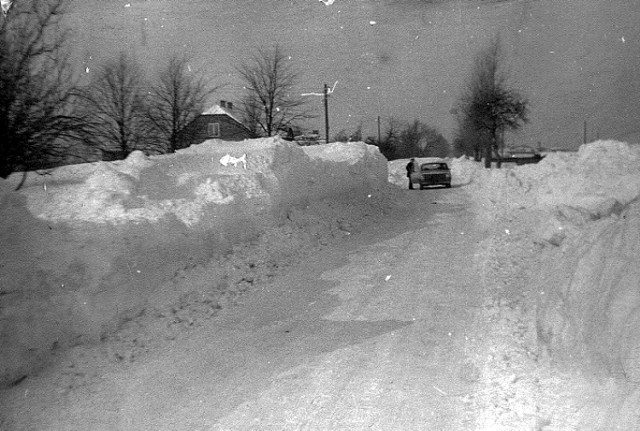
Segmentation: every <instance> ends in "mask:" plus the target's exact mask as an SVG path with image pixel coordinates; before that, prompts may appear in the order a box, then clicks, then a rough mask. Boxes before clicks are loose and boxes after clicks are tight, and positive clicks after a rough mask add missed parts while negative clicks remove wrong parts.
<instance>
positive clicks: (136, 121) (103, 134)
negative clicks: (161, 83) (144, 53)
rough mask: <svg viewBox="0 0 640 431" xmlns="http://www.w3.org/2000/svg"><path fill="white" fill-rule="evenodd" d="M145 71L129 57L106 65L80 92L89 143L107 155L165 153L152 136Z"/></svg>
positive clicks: (125, 55) (113, 60)
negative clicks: (147, 119)
mask: <svg viewBox="0 0 640 431" xmlns="http://www.w3.org/2000/svg"><path fill="white" fill-rule="evenodd" d="M145 90H146V82H145V77H144V72H143V71H142V68H141V67H140V66H139V65H138V64H137V63H136V62H135V61H134V60H133V59H131V58H130V57H129V56H128V55H127V54H125V53H120V55H119V56H118V57H117V58H115V59H112V60H110V61H108V62H106V63H105V64H103V65H102V66H101V67H100V68H99V70H98V71H97V72H96V74H95V75H94V78H93V79H92V81H91V83H90V84H89V86H88V87H87V88H85V89H83V91H81V92H80V98H81V99H82V101H83V107H84V108H85V110H86V112H87V115H86V116H85V121H86V123H87V125H88V127H89V130H90V136H87V139H88V140H89V141H90V142H91V143H92V144H93V145H94V146H95V147H96V148H99V149H101V150H102V151H106V152H119V153H120V156H121V157H126V156H127V155H128V154H129V153H131V152H133V151H135V150H141V151H147V152H161V150H159V149H158V147H159V145H158V144H156V143H154V142H153V141H152V139H151V136H150V133H149V132H150V131H149V128H148V125H147V123H146V121H145V119H146V117H145V115H146V106H145V102H146V100H145V98H146V93H145Z"/></svg>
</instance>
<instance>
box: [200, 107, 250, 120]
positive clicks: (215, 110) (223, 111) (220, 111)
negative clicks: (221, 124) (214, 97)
mask: <svg viewBox="0 0 640 431" xmlns="http://www.w3.org/2000/svg"><path fill="white" fill-rule="evenodd" d="M202 115H228V116H229V117H231V118H233V119H234V120H235V121H237V122H238V123H240V124H242V121H240V120H239V119H238V118H236V116H235V115H234V114H233V113H232V112H231V111H230V110H229V109H227V108H223V107H222V106H220V105H218V104H215V105H213V106H212V107H211V108H209V109H207V110H206V111H204V112H203V113H202Z"/></svg>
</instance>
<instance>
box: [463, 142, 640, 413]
mask: <svg viewBox="0 0 640 431" xmlns="http://www.w3.org/2000/svg"><path fill="white" fill-rule="evenodd" d="M455 163H459V164H464V165H468V164H470V163H475V162H470V161H468V160H462V159H461V160H458V161H457V162H456V161H454V164H455ZM467 172H471V174H470V177H469V181H470V184H469V186H468V190H469V191H470V192H471V193H472V194H473V196H474V197H475V198H476V199H477V201H478V203H479V206H480V207H481V208H482V210H481V212H483V211H484V213H485V214H486V215H487V218H488V220H493V221H494V222H495V220H496V219H497V218H496V217H495V215H496V214H505V213H508V214H510V216H511V217H517V216H518V212H520V211H522V210H525V211H528V212H530V213H531V212H533V213H537V214H538V216H539V217H538V220H539V225H538V226H537V227H536V229H535V230H534V231H532V232H530V235H531V237H532V238H531V239H533V241H534V242H536V243H537V244H539V245H541V246H542V250H541V254H545V255H546V256H547V258H545V259H546V260H544V262H545V265H544V267H543V268H541V272H540V277H539V283H538V286H537V287H538V291H539V292H538V297H539V302H538V307H537V316H538V319H537V332H538V343H539V345H540V346H541V347H542V349H543V350H544V351H547V352H549V353H550V354H551V356H552V358H554V359H555V360H558V361H567V362H574V363H585V361H586V363H588V364H591V365H593V366H595V367H596V368H597V369H599V370H606V371H607V372H608V373H610V375H613V376H616V377H619V378H622V379H624V380H626V381H628V382H631V383H636V384H637V383H640V252H639V251H640V145H635V144H627V143H623V142H617V141H597V142H593V143H590V144H586V145H583V146H582V147H580V149H579V151H578V152H577V153H558V154H550V155H548V156H547V157H546V158H545V159H544V160H542V161H541V162H540V163H538V164H537V165H525V166H520V167H513V168H507V169H500V170H498V169H491V170H486V169H483V168H482V167H480V166H479V164H478V167H477V169H475V170H469V169H467ZM634 411H635V413H633V414H637V406H636V407H635V408H634ZM639 420H640V419H639Z"/></svg>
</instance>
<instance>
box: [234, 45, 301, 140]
mask: <svg viewBox="0 0 640 431" xmlns="http://www.w3.org/2000/svg"><path fill="white" fill-rule="evenodd" d="M236 70H237V72H238V74H239V75H240V77H241V78H242V80H243V81H244V84H245V89H246V96H245V98H244V100H243V103H242V109H243V114H244V119H245V121H246V122H247V127H248V128H249V129H251V126H252V125H254V126H255V125H257V126H259V129H260V130H261V131H262V133H263V134H265V135H267V136H272V135H274V134H276V133H278V131H279V130H286V129H288V128H289V127H290V126H292V125H293V124H294V123H295V122H296V121H298V120H301V119H305V118H310V117H311V115H309V113H308V112H307V111H305V110H304V105H305V103H306V101H305V99H304V98H303V97H302V96H300V95H299V93H296V86H297V85H298V81H299V78H300V74H299V72H298V71H297V70H296V69H295V68H294V66H293V64H292V63H291V61H290V60H289V57H288V56H287V55H285V53H284V52H283V50H282V49H281V48H280V46H279V45H277V44H276V45H275V46H274V47H273V48H272V49H267V48H264V47H260V48H257V50H256V52H255V53H254V54H253V55H252V56H251V58H250V59H249V61H248V62H245V63H242V64H241V65H240V66H238V67H237V68H236Z"/></svg>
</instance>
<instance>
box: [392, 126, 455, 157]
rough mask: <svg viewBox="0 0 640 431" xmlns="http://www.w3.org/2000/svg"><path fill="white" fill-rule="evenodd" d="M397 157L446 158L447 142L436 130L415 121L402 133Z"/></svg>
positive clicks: (447, 152) (447, 151) (447, 153)
mask: <svg viewBox="0 0 640 431" xmlns="http://www.w3.org/2000/svg"><path fill="white" fill-rule="evenodd" d="M397 155H398V156H400V157H446V156H448V155H449V144H448V143H447V140H446V139H445V138H444V137H443V136H442V135H441V134H440V133H439V132H438V131H437V130H436V129H434V128H432V127H429V126H428V125H426V124H424V123H422V122H420V121H419V120H414V121H413V123H409V124H407V126H406V127H405V128H404V130H402V132H401V133H400V139H399V143H398V150H397Z"/></svg>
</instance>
